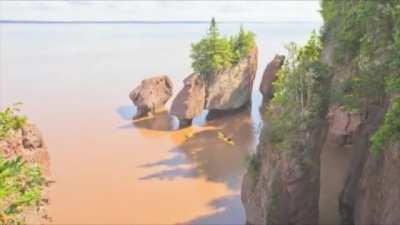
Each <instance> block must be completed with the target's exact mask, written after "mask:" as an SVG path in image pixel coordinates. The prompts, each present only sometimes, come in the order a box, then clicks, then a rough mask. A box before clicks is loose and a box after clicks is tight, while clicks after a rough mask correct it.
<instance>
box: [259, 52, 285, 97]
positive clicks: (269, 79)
mask: <svg viewBox="0 0 400 225" xmlns="http://www.w3.org/2000/svg"><path fill="white" fill-rule="evenodd" d="M284 62H285V56H284V55H275V57H274V59H273V60H272V61H271V62H270V63H268V65H267V67H266V68H265V70H264V74H263V77H262V80H261V85H260V92H261V93H262V94H263V99H264V101H268V100H270V99H271V98H272V97H273V94H274V93H273V86H272V84H273V82H274V81H276V79H277V73H278V71H279V69H280V68H281V67H282V65H283V63H284Z"/></svg>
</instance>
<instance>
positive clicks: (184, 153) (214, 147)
mask: <svg viewBox="0 0 400 225" xmlns="http://www.w3.org/2000/svg"><path fill="white" fill-rule="evenodd" d="M206 125H207V126H211V127H214V128H215V129H212V130H203V131H200V132H198V133H194V134H193V136H191V137H188V138H186V139H185V140H184V141H183V142H181V143H177V146H176V147H175V148H173V149H171V150H170V151H171V152H172V153H174V154H173V155H172V156H171V158H168V159H164V160H161V161H158V162H152V163H148V164H145V165H142V166H141V167H158V166H164V167H165V166H166V167H167V169H165V170H163V171H161V172H157V173H153V174H150V175H147V176H144V177H141V178H139V179H140V180H147V179H174V178H182V177H183V178H194V177H200V176H203V177H205V178H206V179H207V180H208V181H211V182H221V183H224V184H226V185H227V187H228V188H230V189H232V190H240V186H241V181H240V178H241V176H242V174H243V172H244V158H245V156H246V155H247V154H248V152H249V151H252V150H253V149H254V148H255V144H254V143H255V135H254V132H255V129H254V127H253V121H252V119H251V115H250V110H247V109H246V110H241V111H239V112H236V113H233V114H229V115H227V116H226V117H220V116H218V119H215V120H214V119H210V121H208V122H207V124H206ZM174 135H176V134H171V139H172V140H175V138H174ZM221 135H223V136H224V137H229V138H231V139H232V140H233V142H234V144H229V143H227V142H225V141H224V140H222V139H221V137H220V136H221ZM183 165H190V167H189V168H188V167H187V166H186V167H184V168H182V166H183Z"/></svg>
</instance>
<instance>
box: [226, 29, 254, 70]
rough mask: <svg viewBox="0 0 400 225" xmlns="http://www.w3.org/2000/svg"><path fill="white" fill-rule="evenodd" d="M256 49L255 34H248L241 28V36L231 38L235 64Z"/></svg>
mask: <svg viewBox="0 0 400 225" xmlns="http://www.w3.org/2000/svg"><path fill="white" fill-rule="evenodd" d="M254 47H255V41H254V33H252V32H246V31H245V30H244V29H243V26H240V31H239V34H238V35H236V36H233V37H231V48H232V51H233V62H232V63H233V64H236V63H238V62H239V61H240V60H241V59H243V58H244V57H246V56H247V54H248V53H249V52H250V50H251V49H252V48H254Z"/></svg>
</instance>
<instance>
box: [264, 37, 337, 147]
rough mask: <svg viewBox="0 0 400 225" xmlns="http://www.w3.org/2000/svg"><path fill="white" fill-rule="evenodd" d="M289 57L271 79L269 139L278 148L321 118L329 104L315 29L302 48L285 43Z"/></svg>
mask: <svg viewBox="0 0 400 225" xmlns="http://www.w3.org/2000/svg"><path fill="white" fill-rule="evenodd" d="M287 50H288V56H287V59H286V61H285V64H284V65H283V67H282V68H281V70H280V71H279V72H278V79H277V81H276V82H274V84H273V85H274V90H275V93H274V97H273V99H272V101H271V105H270V108H269V114H271V116H270V123H269V124H270V128H271V129H270V130H271V132H270V133H271V135H270V138H271V142H272V143H273V144H275V145H278V146H279V147H280V149H285V148H287V147H288V146H289V144H290V143H289V142H290V141H291V140H294V139H295V138H293V135H296V131H301V130H305V129H306V128H307V127H308V126H310V125H311V122H312V121H314V120H315V119H317V118H323V117H324V115H325V113H326V112H327V108H328V105H329V89H328V88H327V86H328V85H329V83H327V81H329V80H330V70H329V69H328V67H327V66H325V65H324V64H322V63H321V62H320V52H321V43H320V38H319V37H318V36H317V34H316V33H315V32H314V33H313V34H312V36H311V38H310V39H309V41H308V42H307V44H306V45H305V46H304V47H299V46H297V45H296V44H295V43H291V44H289V45H288V46H287Z"/></svg>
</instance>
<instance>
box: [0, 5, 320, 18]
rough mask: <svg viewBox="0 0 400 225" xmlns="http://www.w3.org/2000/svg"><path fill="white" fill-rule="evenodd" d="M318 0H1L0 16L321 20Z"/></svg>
mask: <svg viewBox="0 0 400 225" xmlns="http://www.w3.org/2000/svg"><path fill="white" fill-rule="evenodd" d="M319 8H320V6H319V1H311V0H310V1H299V0H297V1H284V0H266V1H248V0H247V1H246V0H243V1H237V0H236V1H215V0H214V1H199V0H197V1H179V0H175V1H165V0H164V1H110V0H109V1H104V0H103V1H94V0H87V1H77V0H65V1H48V0H47V1H33V0H31V1H20V0H18V1H15V0H1V1H0V20H43V21H102V20H103V21H114V20H119V21H121V20H123V21H128V20H129V21H208V20H210V18H211V17H215V18H216V20H217V21H220V22H222V21H253V22H321V17H320V15H319V12H318V11H319Z"/></svg>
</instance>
